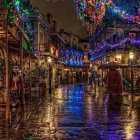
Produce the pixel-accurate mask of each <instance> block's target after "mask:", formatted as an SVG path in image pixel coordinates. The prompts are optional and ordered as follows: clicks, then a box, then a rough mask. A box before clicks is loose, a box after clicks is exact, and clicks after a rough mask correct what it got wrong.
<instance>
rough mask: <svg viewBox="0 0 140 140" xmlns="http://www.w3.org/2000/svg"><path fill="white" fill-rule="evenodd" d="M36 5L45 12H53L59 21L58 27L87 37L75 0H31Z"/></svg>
mask: <svg viewBox="0 0 140 140" xmlns="http://www.w3.org/2000/svg"><path fill="white" fill-rule="evenodd" d="M31 3H32V5H33V6H34V7H39V8H40V10H41V11H42V12H43V13H51V14H52V15H53V17H54V20H56V21H57V22H58V27H59V28H63V29H65V31H66V32H69V33H74V34H76V35H78V36H80V37H81V38H85V37H87V36H88V35H87V33H86V28H85V27H84V26H83V25H82V22H81V20H80V19H78V18H77V14H76V8H75V5H74V2H73V0H57V2H51V0H31Z"/></svg>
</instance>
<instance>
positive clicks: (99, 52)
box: [90, 37, 140, 61]
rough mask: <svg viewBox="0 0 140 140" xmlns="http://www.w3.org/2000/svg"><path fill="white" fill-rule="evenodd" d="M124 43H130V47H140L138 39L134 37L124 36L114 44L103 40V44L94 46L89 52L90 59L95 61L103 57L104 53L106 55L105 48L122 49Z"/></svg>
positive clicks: (124, 46)
mask: <svg viewBox="0 0 140 140" xmlns="http://www.w3.org/2000/svg"><path fill="white" fill-rule="evenodd" d="M126 43H130V44H131V46H132V47H137V48H140V39H136V38H128V37H126V38H124V39H123V40H121V41H120V42H118V43H115V44H109V43H107V42H105V43H104V44H101V45H100V46H98V47H96V48H94V49H93V50H92V51H91V52H90V56H91V58H90V60H91V61H95V60H96V59H98V58H100V57H103V56H104V55H106V52H107V50H112V49H124V48H126V45H125V44H126Z"/></svg>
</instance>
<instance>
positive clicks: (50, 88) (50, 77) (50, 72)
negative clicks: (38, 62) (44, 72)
mask: <svg viewBox="0 0 140 140" xmlns="http://www.w3.org/2000/svg"><path fill="white" fill-rule="evenodd" d="M47 62H48V65H49V94H51V93H52V67H51V62H52V58H51V57H48V59H47Z"/></svg>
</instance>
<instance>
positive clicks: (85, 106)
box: [0, 85, 140, 140]
mask: <svg viewBox="0 0 140 140" xmlns="http://www.w3.org/2000/svg"><path fill="white" fill-rule="evenodd" d="M86 89H87V88H86V87H84V86H81V85H75V86H65V87H63V88H58V89H57V90H56V92H55V94H54V95H52V96H49V95H48V96H47V99H43V100H42V101H39V100H38V99H34V101H33V102H32V104H31V105H30V107H28V109H27V110H25V111H22V110H20V109H19V114H20V119H18V116H17V117H16V118H17V119H16V120H14V121H13V122H11V123H10V125H8V124H7V125H6V123H5V120H4V113H1V116H0V117H1V121H0V122H1V123H0V127H1V128H0V140H6V139H7V140H26V139H27V140H29V139H30V140H32V139H33V140H47V139H48V140H51V139H52V140H59V139H60V140H61V139H62V140H63V139H64V140H69V139H70V140H139V137H140V128H139V126H140V114H139V113H138V111H136V110H133V111H131V110H130V106H124V107H123V109H122V111H121V112H118V111H116V112H115V111H111V110H108V111H107V107H106V104H105V101H104V100H103V96H102V94H99V93H100V91H99V90H97V93H96V94H95V93H87V90H86ZM85 91H86V92H85ZM33 105H34V107H32V106H33ZM11 114H12V113H11Z"/></svg>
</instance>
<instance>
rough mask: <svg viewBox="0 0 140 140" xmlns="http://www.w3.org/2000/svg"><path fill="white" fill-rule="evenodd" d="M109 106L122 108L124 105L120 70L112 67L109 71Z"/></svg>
mask: <svg viewBox="0 0 140 140" xmlns="http://www.w3.org/2000/svg"><path fill="white" fill-rule="evenodd" d="M106 78H107V93H108V96H109V99H108V107H110V108H114V109H115V108H116V109H117V108H120V107H121V106H122V102H123V97H122V92H123V84H122V79H121V75H120V72H119V70H117V69H114V68H111V69H109V72H108V73H107V77H106Z"/></svg>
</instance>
